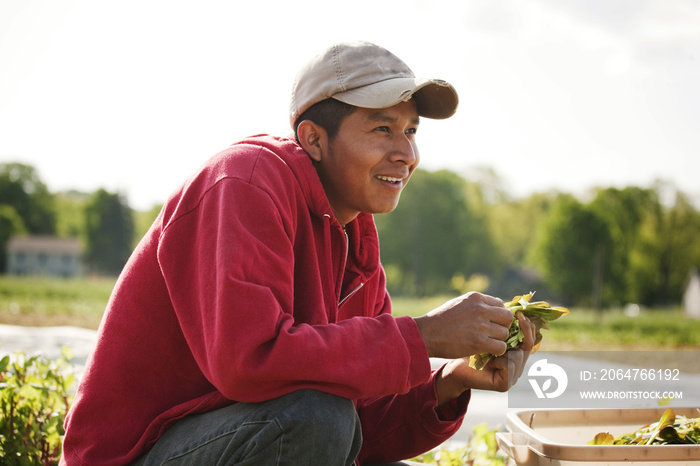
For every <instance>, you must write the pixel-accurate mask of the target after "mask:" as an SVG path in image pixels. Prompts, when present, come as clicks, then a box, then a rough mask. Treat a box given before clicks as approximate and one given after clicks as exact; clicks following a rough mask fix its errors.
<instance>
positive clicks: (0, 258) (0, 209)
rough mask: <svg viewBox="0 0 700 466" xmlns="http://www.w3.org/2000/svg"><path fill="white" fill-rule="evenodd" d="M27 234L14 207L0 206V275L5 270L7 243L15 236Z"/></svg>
mask: <svg viewBox="0 0 700 466" xmlns="http://www.w3.org/2000/svg"><path fill="white" fill-rule="evenodd" d="M26 232H27V228H26V227H25V226H24V221H23V220H22V217H20V216H19V214H18V213H17V211H16V210H15V208H14V207H12V206H10V205H7V204H0V247H1V248H2V250H0V273H4V272H5V270H6V269H7V252H6V245H7V242H8V241H9V240H10V238H12V237H13V236H15V235H21V234H24V233H26Z"/></svg>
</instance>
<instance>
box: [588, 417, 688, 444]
mask: <svg viewBox="0 0 700 466" xmlns="http://www.w3.org/2000/svg"><path fill="white" fill-rule="evenodd" d="M678 444H680V445H683V444H690V445H698V444H700V417H696V418H689V417H686V416H676V414H675V413H674V412H673V410H672V409H671V408H668V409H667V410H666V411H665V412H664V414H663V415H662V416H661V418H660V419H659V420H658V422H654V423H652V424H648V425H646V426H644V427H640V428H639V429H637V430H636V431H634V432H631V433H628V434H623V435H620V436H619V437H613V436H612V435H611V434H610V433H609V432H601V433H599V434H597V435H596V436H595V437H594V438H593V440H591V441H590V442H588V445H678Z"/></svg>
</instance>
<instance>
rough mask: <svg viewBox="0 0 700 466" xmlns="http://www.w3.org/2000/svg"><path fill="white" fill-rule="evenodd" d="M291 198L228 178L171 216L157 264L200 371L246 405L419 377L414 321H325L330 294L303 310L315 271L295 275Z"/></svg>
mask: <svg viewBox="0 0 700 466" xmlns="http://www.w3.org/2000/svg"><path fill="white" fill-rule="evenodd" d="M285 203H287V204H286V205H285ZM297 205H298V204H294V203H293V202H292V201H291V200H289V199H283V198H279V199H272V198H271V196H270V194H269V192H267V191H266V190H264V189H261V188H259V187H257V186H255V185H252V184H251V183H249V182H248V181H247V180H241V179H236V178H225V179H222V180H220V181H218V182H217V183H216V184H215V185H214V186H212V187H209V188H207V190H206V192H204V193H203V194H202V195H201V196H200V197H198V198H196V199H194V200H192V199H190V200H188V199H187V198H186V196H185V197H184V198H183V199H182V200H181V201H180V205H179V206H178V209H177V212H176V213H175V214H172V215H171V216H170V218H169V219H168V220H167V224H166V225H165V226H164V228H163V232H162V233H161V239H160V244H159V248H158V261H159V263H160V266H161V270H162V273H163V276H164V278H165V282H166V285H167V288H168V292H169V294H170V297H171V301H172V304H173V307H174V310H175V313H176V315H177V318H178V320H179V322H180V326H181V329H182V332H183V334H184V336H185V339H186V341H187V344H188V345H189V347H190V348H189V349H190V351H191V353H192V354H193V355H194V357H195V360H196V361H197V364H198V366H199V367H200V369H201V371H202V372H203V374H204V375H205V377H206V378H207V379H208V380H209V381H210V382H211V383H212V384H213V385H214V386H215V387H216V389H217V390H218V391H220V392H221V393H222V394H223V395H224V396H226V397H227V398H229V399H232V400H236V401H248V402H255V401H263V400H268V399H271V398H275V397H278V396H282V395H284V394H286V393H289V392H292V391H294V390H298V389H301V388H313V389H318V390H322V391H325V392H329V393H333V394H336V395H339V396H343V397H346V398H350V399H358V398H363V397H367V396H372V395H382V394H390V393H405V392H407V391H409V390H410V388H411V387H413V386H415V385H418V384H420V383H422V382H424V381H426V380H427V379H428V378H429V375H430V366H429V359H428V356H427V351H426V349H425V347H424V345H420V344H418V345H416V344H415V343H416V341H421V342H422V340H416V339H419V338H420V336H419V334H418V330H417V327H416V326H415V324H413V325H411V323H406V322H400V321H397V320H398V319H394V318H393V317H392V316H390V315H383V316H378V317H376V318H370V317H355V318H350V319H347V320H343V321H340V322H337V323H336V322H332V321H331V322H329V319H328V318H326V316H327V315H328V314H329V312H330V311H331V309H330V308H328V306H330V305H331V304H330V303H326V304H325V306H326V307H327V308H324V309H320V308H309V309H300V308H299V307H300V304H299V302H298V295H299V292H298V290H297V289H296V288H295V287H296V286H302V283H301V281H303V280H312V278H309V277H311V276H312V275H313V274H311V273H310V274H309V277H306V276H298V274H299V271H298V270H297V269H296V268H295V266H294V265H295V261H296V260H298V258H297V254H298V252H297V251H296V250H295V248H296V247H297V245H296V244H295V242H294V235H295V234H297V230H296V229H295V227H296V225H295V223H294V222H295V221H296V220H295V218H294V215H298V214H295V212H294V209H295V208H297V209H298V208H299V207H298V206H297ZM303 208H306V206H305V205H303ZM316 275H319V274H318V273H317V274H316ZM304 286H306V285H304ZM309 286H312V285H309ZM315 286H316V287H317V288H319V289H322V287H321V286H320V285H319V284H317V285H315ZM309 303H311V304H309V306H310V307H314V306H318V301H313V300H310V301H309ZM334 305H335V306H336V307H337V303H335V304H334ZM377 355H381V357H378V356H377ZM374 374H383V376H382V377H375V376H374Z"/></svg>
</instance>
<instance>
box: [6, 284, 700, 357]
mask: <svg viewBox="0 0 700 466" xmlns="http://www.w3.org/2000/svg"><path fill="white" fill-rule="evenodd" d="M115 282H116V279H115V278H113V277H111V278H110V277H100V278H97V277H88V278H81V279H50V278H35V277H9V276H0V324H7V325H23V326H59V325H71V326H77V327H83V328H89V329H97V327H98V326H99V323H100V319H101V318H102V313H103V312H104V309H105V306H106V305H107V301H108V300H109V295H110V293H111V291H112V288H113V287H114V283H115ZM446 299H448V298H447V297H432V298H422V299H415V298H401V297H397V298H394V300H393V312H394V315H396V316H402V315H409V316H418V315H421V314H423V313H425V312H427V311H429V310H430V309H433V308H435V307H437V306H439V305H440V304H442V303H443V302H444V301H445V300H446ZM508 299H510V298H508ZM543 299H546V298H544V297H543ZM553 304H556V303H553ZM550 327H551V329H550V330H546V331H545V332H544V342H543V349H547V350H550V351H551V350H600V349H640V350H641V349H645V350H648V349H700V320H696V319H692V318H690V317H687V316H685V315H683V313H682V312H681V310H680V309H672V308H670V309H641V310H640V312H639V313H638V315H636V316H630V315H627V314H626V313H625V312H623V310H619V309H617V310H607V311H604V312H602V313H596V312H594V311H592V310H588V309H577V308H572V309H571V313H570V314H569V315H567V316H565V317H563V318H561V319H559V320H557V321H554V322H552V323H551V324H550ZM545 345H546V348H545Z"/></svg>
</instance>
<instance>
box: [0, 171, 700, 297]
mask: <svg viewBox="0 0 700 466" xmlns="http://www.w3.org/2000/svg"><path fill="white" fill-rule="evenodd" d="M471 175H472V179H469V178H468V177H467V176H462V175H460V174H457V173H455V172H454V171H450V170H439V171H434V172H431V171H427V170H421V169H418V170H417V171H416V172H415V174H414V175H413V178H412V179H411V182H410V183H409V185H408V187H407V188H406V189H405V191H404V192H403V194H402V198H401V202H400V203H399V206H398V207H397V209H396V210H395V211H394V212H392V213H389V214H384V215H377V216H375V219H376V223H377V229H378V230H379V237H380V247H381V257H382V263H383V265H384V267H385V270H386V273H387V286H388V288H389V291H390V292H391V293H392V294H393V295H403V296H414V297H421V296H432V295H437V294H454V293H461V292H465V291H468V290H479V291H484V292H487V293H489V294H493V295H495V296H500V297H502V298H508V299H509V298H510V297H512V296H513V295H515V294H521V293H523V292H529V291H534V290H536V291H537V292H538V295H539V296H540V297H541V298H542V299H550V300H557V301H558V302H561V303H563V304H567V305H583V306H591V307H596V308H603V307H609V306H616V305H624V304H627V303H637V304H641V305H647V306H658V305H675V304H678V303H679V302H680V300H681V297H682V294H683V291H684V287H685V284H686V281H687V278H688V275H689V273H690V271H691V270H692V269H693V268H695V267H698V266H699V265H700V242H699V241H697V238H700V213H699V212H698V210H697V209H696V208H695V206H693V204H692V203H691V202H690V201H689V199H688V198H687V196H685V195H684V194H683V193H681V192H679V191H677V190H675V189H674V188H673V186H672V185H669V184H664V183H657V184H656V185H654V186H653V187H651V188H642V187H635V186H630V187H625V188H597V189H594V190H592V191H591V193H590V195H589V196H588V199H587V200H582V199H579V198H577V197H575V196H573V195H572V194H570V193H562V192H557V191H552V192H540V193H535V194H531V195H530V196H528V197H524V198H517V199H514V198H511V197H510V196H509V194H508V193H507V191H506V190H505V189H502V188H501V187H500V180H499V179H498V177H497V176H496V175H495V174H494V173H493V172H490V171H478V172H476V175H478V176H477V177H476V178H474V175H475V173H472V174H471ZM669 193H670V195H669ZM159 210H160V206H154V208H153V209H152V210H150V211H148V212H141V211H134V210H133V209H131V208H130V207H129V205H128V202H127V200H126V198H125V196H123V195H122V194H120V193H110V192H108V191H106V190H104V189H99V190H97V191H96V192H94V193H89V194H86V193H78V192H74V191H71V192H61V193H50V192H49V191H48V189H47V188H46V186H45V185H44V184H43V183H42V182H41V180H40V179H39V177H38V175H37V172H36V170H35V169H34V168H33V167H31V166H28V165H22V164H17V163H9V164H0V246H1V247H2V248H1V251H2V254H3V257H1V258H0V261H4V251H5V244H6V242H7V240H8V239H9V238H10V237H11V236H13V235H18V234H37V235H38V234H43V235H58V236H63V237H76V238H80V239H81V240H82V241H83V244H84V245H85V258H84V260H85V264H86V266H87V267H88V270H90V271H91V272H94V273H100V274H112V275H114V274H118V273H119V271H120V270H121V269H122V267H123V266H124V264H125V263H126V260H127V259H128V257H129V255H130V253H131V251H132V250H133V247H134V245H135V244H136V242H137V241H138V240H139V239H140V238H141V237H142V236H143V234H144V233H145V232H146V230H147V229H148V227H149V226H150V223H151V222H152V221H153V219H155V217H156V215H157V214H158V212H159ZM1 265H2V269H1V270H3V271H4V270H5V267H4V262H3V263H2V264H1Z"/></svg>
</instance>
